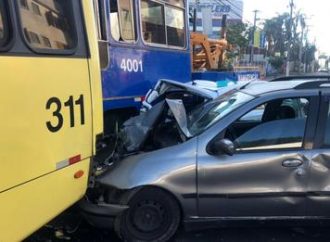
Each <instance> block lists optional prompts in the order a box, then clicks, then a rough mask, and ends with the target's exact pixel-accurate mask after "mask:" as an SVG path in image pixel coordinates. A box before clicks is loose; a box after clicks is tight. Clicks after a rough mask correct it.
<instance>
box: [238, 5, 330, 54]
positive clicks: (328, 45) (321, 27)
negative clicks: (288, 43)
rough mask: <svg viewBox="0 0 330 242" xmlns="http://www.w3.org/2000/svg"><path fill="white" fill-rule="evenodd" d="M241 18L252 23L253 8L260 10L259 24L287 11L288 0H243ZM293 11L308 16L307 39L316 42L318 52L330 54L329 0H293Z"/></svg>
mask: <svg viewBox="0 0 330 242" xmlns="http://www.w3.org/2000/svg"><path fill="white" fill-rule="evenodd" d="M243 2H244V10H243V13H244V14H243V19H244V21H248V22H250V23H253V19H254V13H253V12H252V11H253V10H260V12H259V13H258V16H259V18H260V19H261V20H259V24H260V23H262V20H263V19H267V18H271V17H274V16H276V15H277V14H278V13H283V12H285V11H287V12H289V0H243ZM294 3H295V11H299V10H301V12H303V13H305V14H306V15H307V17H308V20H307V25H309V29H310V34H309V40H310V41H311V42H314V40H315V42H316V45H317V48H318V50H319V53H326V54H328V55H330V1H329V0H295V1H294Z"/></svg>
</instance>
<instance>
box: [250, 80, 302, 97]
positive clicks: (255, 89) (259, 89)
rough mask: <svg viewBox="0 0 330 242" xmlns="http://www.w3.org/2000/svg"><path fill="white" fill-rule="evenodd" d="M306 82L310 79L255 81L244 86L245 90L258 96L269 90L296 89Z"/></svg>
mask: <svg viewBox="0 0 330 242" xmlns="http://www.w3.org/2000/svg"><path fill="white" fill-rule="evenodd" d="M306 82H308V81H306V80H300V81H299V80H294V81H279V82H268V81H254V82H251V83H250V84H248V85H246V86H245V87H244V92H246V93H248V94H250V95H253V96H258V95H261V94H264V93H269V92H276V91H284V90H290V89H294V88H296V87H298V86H300V85H301V84H303V83H306Z"/></svg>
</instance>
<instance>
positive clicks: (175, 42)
mask: <svg viewBox="0 0 330 242" xmlns="http://www.w3.org/2000/svg"><path fill="white" fill-rule="evenodd" d="M141 20H142V33H143V39H144V41H145V42H147V43H153V44H162V45H168V46H174V47H182V48H183V47H184V46H185V17H184V2H183V0H165V3H158V2H154V1H150V0H142V1H141Z"/></svg>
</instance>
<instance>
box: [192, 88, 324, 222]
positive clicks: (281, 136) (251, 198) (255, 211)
mask: <svg viewBox="0 0 330 242" xmlns="http://www.w3.org/2000/svg"><path fill="white" fill-rule="evenodd" d="M296 99H299V101H300V102H301V103H304V105H308V106H309V107H317V105H318V99H319V97H318V94H317V93H316V92H315V93H314V94H313V95H312V96H308V95H307V96H302V97H285V98H279V97H277V98H276V99H274V100H272V99H271V100H269V101H267V102H264V103H258V104H256V105H255V106H254V107H251V109H249V110H250V111H247V110H246V111H239V112H234V113H232V115H234V117H228V118H227V120H235V121H234V122H229V123H227V125H224V123H223V124H221V122H220V124H219V125H218V126H217V125H215V126H214V127H213V128H211V129H213V131H210V133H215V134H216V133H218V132H216V131H217V130H215V129H217V127H221V126H223V127H226V128H225V129H222V130H220V133H219V135H217V136H216V137H215V138H213V140H211V141H208V142H206V143H205V140H204V139H203V138H201V139H200V142H199V148H198V158H197V159H198V161H197V162H198V202H199V203H198V204H199V216H201V217H227V218H228V217H232V218H251V217H286V216H304V215H305V196H306V187H307V178H308V168H309V165H310V150H309V144H310V136H311V134H313V132H314V131H315V130H313V127H315V123H316V121H315V117H316V114H315V112H317V109H312V108H310V109H307V108H306V115H305V117H303V118H301V117H299V115H298V111H297V110H296V109H294V108H293V107H292V105H291V106H290V105H289V104H288V103H293V102H294V101H296ZM278 103H279V104H280V105H278ZM270 104H271V105H270ZM275 104H276V105H277V108H278V109H277V110H276V109H274V107H276V105H275ZM267 106H268V108H267ZM262 107H265V110H264V114H263V117H262V122H261V123H260V124H258V125H256V126H252V127H251V129H249V130H244V132H243V133H240V134H237V135H229V133H230V132H231V128H232V127H235V125H237V123H239V122H242V120H243V121H244V120H246V117H249V116H250V117H253V116H255V115H254V114H256V113H258V112H260V110H261V109H262ZM271 107H272V108H273V110H272V109H271ZM266 109H267V110H266ZM256 110H257V111H256ZM289 110H290V111H289ZM281 112H283V114H280V113H281ZM293 113H294V116H293ZM274 114H275V115H274ZM277 114H278V115H277ZM241 117H243V119H241ZM224 122H225V121H224ZM223 138H227V139H232V141H233V142H234V143H236V151H235V153H234V155H233V156H229V155H226V154H221V155H213V154H210V153H208V151H207V149H206V148H205V146H207V145H210V143H211V142H214V141H215V140H217V139H223ZM206 140H207V139H206Z"/></svg>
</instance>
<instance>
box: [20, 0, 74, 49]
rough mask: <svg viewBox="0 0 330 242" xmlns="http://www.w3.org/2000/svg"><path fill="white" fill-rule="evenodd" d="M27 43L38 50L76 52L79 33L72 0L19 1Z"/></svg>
mask: <svg viewBox="0 0 330 242" xmlns="http://www.w3.org/2000/svg"><path fill="white" fill-rule="evenodd" d="M18 6H19V7H18V9H19V13H20V19H21V25H22V28H23V33H24V37H25V40H26V42H27V44H28V45H29V46H30V47H31V48H32V49H34V50H53V51H54V50H55V51H65V50H72V49H74V48H75V47H76V39H77V38H76V30H75V26H74V24H73V23H74V20H73V11H72V10H73V9H72V0H18Z"/></svg>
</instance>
